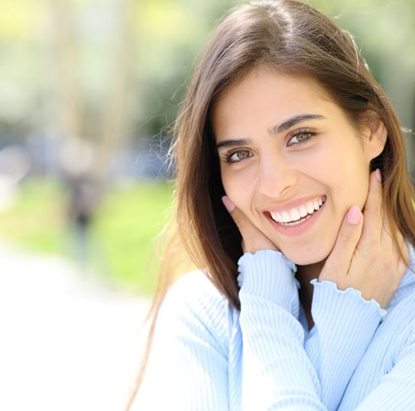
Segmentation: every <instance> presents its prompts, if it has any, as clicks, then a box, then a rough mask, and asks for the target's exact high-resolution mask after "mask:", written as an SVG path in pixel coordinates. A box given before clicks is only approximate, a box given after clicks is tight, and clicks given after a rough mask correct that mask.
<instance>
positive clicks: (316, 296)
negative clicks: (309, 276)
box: [311, 279, 386, 338]
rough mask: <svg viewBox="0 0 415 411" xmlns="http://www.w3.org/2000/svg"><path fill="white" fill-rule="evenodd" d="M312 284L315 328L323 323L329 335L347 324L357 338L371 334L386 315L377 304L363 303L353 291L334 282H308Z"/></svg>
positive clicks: (361, 298)
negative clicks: (339, 287)
mask: <svg viewBox="0 0 415 411" xmlns="http://www.w3.org/2000/svg"><path fill="white" fill-rule="evenodd" d="M311 284H313V286H314V293H313V304H312V309H311V312H312V316H313V320H314V322H315V323H316V325H317V324H319V323H321V322H324V324H325V326H326V327H327V328H328V329H331V332H334V331H335V330H336V329H339V328H340V327H341V328H342V329H344V328H345V325H347V324H350V325H351V326H352V327H353V330H354V331H355V333H359V334H360V337H359V338H361V336H362V334H361V333H363V335H364V334H365V333H367V334H370V335H371V334H373V331H374V330H375V329H376V327H377V326H378V325H379V323H380V322H381V321H382V319H383V317H384V316H385V315H386V311H385V310H383V309H382V308H381V306H380V305H379V303H378V302H377V301H375V300H374V299H371V300H365V299H364V298H363V297H362V293H361V292H360V291H359V290H357V289H355V288H347V289H346V290H339V289H338V288H337V285H336V283H334V282H332V281H327V280H324V281H321V282H319V281H318V280H317V279H314V280H311ZM339 319H341V321H339ZM346 328H347V327H346ZM349 336H350V337H351V335H350V334H349Z"/></svg>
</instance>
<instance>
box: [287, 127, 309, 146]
mask: <svg viewBox="0 0 415 411" xmlns="http://www.w3.org/2000/svg"><path fill="white" fill-rule="evenodd" d="M314 136H315V133H314V132H312V131H300V132H298V133H296V134H294V135H293V136H292V137H290V139H289V140H288V143H287V145H288V146H291V145H294V144H301V143H306V142H307V141H309V140H310V139H311V138H312V137H314Z"/></svg>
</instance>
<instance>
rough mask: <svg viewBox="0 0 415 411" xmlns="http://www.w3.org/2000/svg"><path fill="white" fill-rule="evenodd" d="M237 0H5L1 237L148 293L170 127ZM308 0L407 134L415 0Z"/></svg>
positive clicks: (164, 197)
mask: <svg viewBox="0 0 415 411" xmlns="http://www.w3.org/2000/svg"><path fill="white" fill-rule="evenodd" d="M240 3H242V2H237V1H231V0H222V1H220V0H211V1H200V0H136V1H134V0H2V1H1V3H0V239H2V241H6V242H8V243H13V244H16V245H18V246H19V247H24V248H27V249H28V250H35V251H37V252H41V253H50V254H59V255H64V256H67V257H69V258H71V259H73V260H74V261H76V263H77V264H80V265H81V267H83V268H84V270H85V271H86V272H88V271H89V270H92V271H94V272H96V273H99V275H100V276H102V279H103V280H105V281H107V282H108V283H110V284H111V285H112V286H113V287H117V288H122V289H125V290H128V291H130V292H133V293H138V294H144V295H149V294H151V292H152V290H153V289H154V284H155V273H156V271H157V251H158V246H157V243H156V237H157V234H158V232H159V231H160V230H161V228H162V227H163V224H164V223H165V222H166V220H167V218H168V215H169V209H170V204H171V199H172V193H173V188H172V187H173V186H172V183H171V181H170V180H169V175H170V174H169V170H168V167H167V165H166V152H167V150H168V144H169V142H168V140H167V138H166V136H167V133H166V132H165V131H166V127H168V126H169V125H170V124H171V122H172V121H173V120H174V118H175V115H176V113H177V108H178V106H179V104H180V101H181V100H182V98H183V95H184V92H185V90H186V82H187V80H188V78H189V75H190V73H191V69H192V66H193V64H194V62H195V60H196V58H197V56H198V54H199V52H200V50H201V49H202V47H203V44H204V43H205V42H206V40H207V38H208V35H209V32H210V31H211V29H212V28H213V26H214V25H215V22H217V20H218V18H219V17H220V16H221V15H222V14H223V13H224V11H225V10H227V9H229V8H230V7H233V6H235V5H237V4H240ZM309 3H310V4H312V5H314V6H316V7H317V8H319V9H321V10H322V11H324V12H326V13H327V14H328V15H330V16H332V17H334V18H335V19H336V20H337V21H338V23H339V24H340V25H341V26H342V27H343V28H345V29H347V30H349V31H350V32H351V33H353V35H354V37H355V39H356V42H357V44H358V46H359V48H360V49H361V50H362V52H363V54H364V55H365V57H366V59H367V61H368V63H369V66H370V68H371V70H372V71H373V73H374V75H375V77H376V78H377V79H378V81H379V82H380V83H381V84H382V85H383V87H384V88H385V90H386V91H387V94H388V95H389V96H390V97H391V99H392V101H393V102H394V104H395V105H396V107H397V110H398V112H399V115H400V117H401V119H402V122H403V124H404V126H405V127H407V128H408V129H412V128H413V126H414V113H415V109H414V107H415V76H414V74H413V73H415V46H414V45H415V1H413V0H320V1H318V0H314V1H309ZM411 136H412V134H410V133H408V137H407V143H408V148H409V149H408V159H409V161H410V163H411V164H412V162H413V158H414V152H415V150H414V147H415V145H414V142H413V141H412V140H413V138H412V137H411ZM411 167H412V170H413V165H412V166H411Z"/></svg>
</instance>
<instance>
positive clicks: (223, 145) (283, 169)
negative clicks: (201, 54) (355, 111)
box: [212, 67, 384, 265]
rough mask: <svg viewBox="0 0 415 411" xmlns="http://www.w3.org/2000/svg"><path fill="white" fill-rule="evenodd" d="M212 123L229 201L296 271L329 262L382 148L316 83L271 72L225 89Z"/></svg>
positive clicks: (258, 70)
mask: <svg viewBox="0 0 415 411" xmlns="http://www.w3.org/2000/svg"><path fill="white" fill-rule="evenodd" d="M212 123H213V129H214V133H215V137H216V143H217V147H218V154H219V158H220V169H221V176H222V182H223V186H224V188H225V192H226V194H227V195H228V197H229V198H230V199H231V200H232V201H233V203H234V204H235V205H236V206H237V207H238V208H239V209H240V210H241V211H242V212H243V213H244V214H245V215H246V217H247V218H248V219H249V220H250V221H251V222H252V223H253V224H254V225H255V226H256V227H257V228H258V229H259V230H260V231H261V232H263V233H264V234H265V235H266V236H267V237H268V238H269V239H270V240H271V241H272V242H273V243H274V244H275V245H276V246H277V247H278V248H279V249H280V250H281V251H282V252H283V253H284V254H285V255H286V256H287V257H288V258H289V259H291V260H292V261H293V262H295V263H296V264H299V265H307V264H312V263H317V262H320V261H322V260H324V259H325V258H326V257H327V256H328V255H329V253H330V251H331V249H332V248H333V245H334V243H335V240H336V236H337V233H338V230H339V227H340V224H341V223H342V220H343V218H344V216H345V214H346V212H347V210H348V209H349V207H350V206H351V205H358V206H359V207H360V208H361V209H362V208H363V206H364V204H365V200H366V196H367V192H368V182H369V163H370V160H371V159H372V158H374V157H376V156H377V155H378V154H380V152H381V151H382V150H383V145H384V142H383V143H382V142H380V140H379V138H377V137H376V136H374V134H375V133H374V132H372V131H371V127H369V126H368V127H367V128H366V129H362V130H360V131H358V130H356V128H355V127H354V126H353V125H352V123H351V122H350V121H349V119H348V118H347V117H346V115H345V114H344V112H343V111H342V110H341V108H340V107H339V106H338V105H337V104H335V103H334V102H333V101H331V100H330V98H329V96H328V94H327V93H326V92H325V91H324V89H323V88H322V87H321V86H319V84H318V83H317V82H315V81H314V80H311V79H310V78H306V77H297V76H290V75H283V74H279V73H277V72H276V71H275V70H272V69H270V68H267V67H259V68H256V69H255V70H253V71H251V72H250V73H248V74H247V75H246V76H245V77H243V78H242V80H239V81H238V82H236V83H235V84H232V85H231V86H229V87H228V88H227V89H225V91H224V92H223V93H222V94H221V95H220V96H219V98H218V100H217V102H216V104H215V106H214V110H213V115H212Z"/></svg>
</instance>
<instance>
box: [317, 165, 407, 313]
mask: <svg viewBox="0 0 415 411" xmlns="http://www.w3.org/2000/svg"><path fill="white" fill-rule="evenodd" d="M398 240H399V246H400V248H401V249H402V250H405V253H406V251H407V250H406V245H405V242H404V239H403V237H402V235H401V234H400V233H398ZM404 273H405V263H404V261H403V260H402V258H401V256H400V254H399V250H398V249H397V247H396V246H395V244H394V242H393V240H392V236H391V227H390V224H389V221H388V218H387V216H386V214H385V213H384V210H383V205H382V184H381V177H380V172H379V170H376V171H374V172H373V173H372V174H371V176H370V184H369V193H368V198H367V200H366V205H365V209H364V214H363V215H362V213H361V211H360V210H359V208H358V207H357V206H352V207H351V208H350V209H349V211H348V213H347V215H346V217H345V219H344V221H343V224H342V226H341V227H340V231H339V233H338V236H337V240H336V243H335V245H334V247H333V250H332V252H331V253H330V255H329V257H328V258H327V260H326V263H325V265H324V267H323V270H322V271H321V273H320V276H319V280H320V281H322V280H330V281H334V282H335V283H336V284H337V287H338V288H339V289H341V290H344V289H346V288H348V287H352V288H355V289H358V290H359V291H360V292H361V293H362V297H363V298H365V299H366V300H370V299H372V298H373V299H375V300H376V301H377V302H378V303H379V304H380V305H381V307H386V306H387V305H388V303H389V301H390V300H391V298H392V297H393V295H394V293H395V291H396V289H397V287H398V285H399V283H400V281H401V279H402V276H403V274H404Z"/></svg>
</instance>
